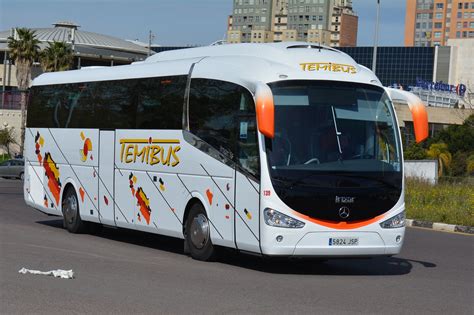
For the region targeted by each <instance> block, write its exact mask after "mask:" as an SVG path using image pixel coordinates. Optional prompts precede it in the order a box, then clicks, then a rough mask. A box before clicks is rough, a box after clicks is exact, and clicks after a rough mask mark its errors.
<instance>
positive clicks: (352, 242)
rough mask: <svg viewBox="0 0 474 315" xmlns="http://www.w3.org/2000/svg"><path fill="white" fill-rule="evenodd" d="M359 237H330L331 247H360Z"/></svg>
mask: <svg viewBox="0 0 474 315" xmlns="http://www.w3.org/2000/svg"><path fill="white" fill-rule="evenodd" d="M358 245H359V238H358V237H330V238H329V246H358Z"/></svg>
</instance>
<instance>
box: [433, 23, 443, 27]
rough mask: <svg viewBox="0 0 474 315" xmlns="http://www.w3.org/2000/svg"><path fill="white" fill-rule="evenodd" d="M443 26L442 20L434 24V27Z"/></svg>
mask: <svg viewBox="0 0 474 315" xmlns="http://www.w3.org/2000/svg"><path fill="white" fill-rule="evenodd" d="M442 27H443V23H441V22H436V23H435V24H434V28H442Z"/></svg>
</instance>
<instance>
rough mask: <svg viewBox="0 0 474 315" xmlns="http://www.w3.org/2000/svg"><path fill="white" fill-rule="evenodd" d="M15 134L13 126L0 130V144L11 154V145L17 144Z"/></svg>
mask: <svg viewBox="0 0 474 315" xmlns="http://www.w3.org/2000/svg"><path fill="white" fill-rule="evenodd" d="M15 143H16V140H15V135H14V131H13V128H4V129H1V130H0V146H2V147H4V148H5V150H6V151H7V154H8V155H9V156H10V145H12V144H15Z"/></svg>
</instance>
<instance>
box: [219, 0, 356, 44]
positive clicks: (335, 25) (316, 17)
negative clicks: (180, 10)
mask: <svg viewBox="0 0 474 315" xmlns="http://www.w3.org/2000/svg"><path fill="white" fill-rule="evenodd" d="M357 26H358V17H357V15H356V14H355V12H354V11H353V10H352V0H234V8H233V13H232V16H231V17H230V18H229V25H228V32H227V41H228V42H229V43H262V42H281V41H305V42H309V43H321V44H326V45H331V46H335V47H338V46H356V44H357Z"/></svg>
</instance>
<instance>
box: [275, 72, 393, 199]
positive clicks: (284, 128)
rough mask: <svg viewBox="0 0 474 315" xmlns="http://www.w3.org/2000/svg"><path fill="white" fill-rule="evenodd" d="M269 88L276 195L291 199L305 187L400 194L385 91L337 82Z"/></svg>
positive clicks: (295, 84) (315, 82)
mask: <svg viewBox="0 0 474 315" xmlns="http://www.w3.org/2000/svg"><path fill="white" fill-rule="evenodd" d="M270 87H271V89H272V91H273V95H274V104H275V137H274V139H273V140H271V141H270V140H268V141H267V144H266V146H267V147H266V151H267V156H268V163H269V169H270V174H271V176H272V182H273V184H274V186H276V190H277V192H278V191H280V192H281V194H282V195H284V196H287V195H288V193H289V191H288V190H291V192H292V193H293V192H295V191H298V189H299V187H301V186H311V187H324V188H325V189H326V193H327V192H328V191H327V189H328V188H337V189H338V191H339V192H341V191H340V189H341V188H351V189H353V188H356V187H358V188H361V187H378V188H380V187H386V188H390V187H392V188H396V190H397V191H398V190H399V189H400V188H401V157H400V148H399V146H400V145H399V141H398V131H397V128H396V123H395V118H394V113H393V109H392V106H391V103H390V99H389V98H388V96H387V95H386V93H385V91H384V90H383V89H382V88H379V87H375V86H371V85H365V84H356V83H347V82H332V81H285V82H278V83H272V84H270ZM306 188H307V187H306ZM282 190H284V191H285V192H282ZM358 191H359V192H360V189H359V190H358ZM346 193H348V194H350V193H351V191H350V190H348V191H347V190H346ZM280 197H282V196H280ZM282 199H285V198H284V197H282ZM293 199H294V198H293ZM394 199H397V198H396V197H395V198H394ZM290 206H291V205H290ZM392 206H393V205H392Z"/></svg>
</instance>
